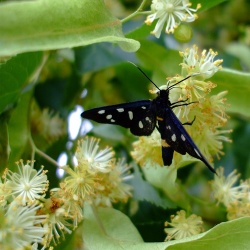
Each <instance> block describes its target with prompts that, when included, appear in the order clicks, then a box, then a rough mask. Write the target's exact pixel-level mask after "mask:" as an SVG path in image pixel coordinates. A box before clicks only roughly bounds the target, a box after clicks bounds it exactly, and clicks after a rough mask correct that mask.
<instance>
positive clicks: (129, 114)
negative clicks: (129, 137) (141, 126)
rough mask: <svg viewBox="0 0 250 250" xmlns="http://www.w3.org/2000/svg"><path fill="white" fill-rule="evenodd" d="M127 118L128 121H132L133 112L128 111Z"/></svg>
mask: <svg viewBox="0 0 250 250" xmlns="http://www.w3.org/2000/svg"><path fill="white" fill-rule="evenodd" d="M128 116H129V119H130V120H132V119H133V112H132V111H128Z"/></svg>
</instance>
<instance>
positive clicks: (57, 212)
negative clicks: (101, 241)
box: [44, 137, 132, 245]
mask: <svg viewBox="0 0 250 250" xmlns="http://www.w3.org/2000/svg"><path fill="white" fill-rule="evenodd" d="M99 147H100V146H99V140H97V139H95V138H89V137H86V138H85V139H83V140H80V141H78V146H77V149H76V153H75V156H76V159H77V165H76V166H75V167H73V168H70V167H68V166H65V167H62V168H63V169H64V170H65V171H66V173H67V176H66V178H65V179H64V180H63V181H62V182H61V183H60V186H59V188H54V189H52V190H51V196H50V198H49V199H47V200H46V202H45V205H44V211H45V212H46V213H47V214H49V219H48V223H47V227H48V228H49V229H50V230H49V233H48V234H47V235H46V237H47V238H46V241H47V242H52V243H53V244H54V245H56V244H57V242H59V237H62V238H64V234H65V233H71V229H75V228H76V227H77V226H78V225H79V223H80V222H81V221H82V220H83V209H82V208H83V206H84V204H85V202H88V203H90V204H92V205H94V206H112V203H115V202H119V201H121V202H126V201H127V200H128V198H129V197H130V196H131V190H132V188H131V186H130V185H129V184H126V183H125V181H126V180H129V179H130V178H132V175H131V174H130V173H129V169H130V168H129V167H128V166H127V165H126V164H125V163H124V161H123V160H118V161H116V159H114V152H113V151H112V149H111V148H109V147H106V148H104V149H100V148H99Z"/></svg>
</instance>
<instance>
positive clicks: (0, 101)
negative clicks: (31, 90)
mask: <svg viewBox="0 0 250 250" xmlns="http://www.w3.org/2000/svg"><path fill="white" fill-rule="evenodd" d="M0 39H1V38H0ZM0 53H1V52H0ZM42 58H43V53H42V52H36V53H25V54H20V55H17V56H15V57H13V58H11V59H10V60H8V61H7V62H6V63H5V64H2V65H0V113H2V112H3V111H5V110H7V109H8V108H11V107H12V106H13V104H14V103H15V102H16V101H17V100H18V98H19V96H20V93H21V91H22V90H23V89H24V87H25V86H26V85H27V84H29V80H31V77H32V75H33V74H34V72H35V70H36V69H37V67H38V66H40V64H41V62H42Z"/></svg>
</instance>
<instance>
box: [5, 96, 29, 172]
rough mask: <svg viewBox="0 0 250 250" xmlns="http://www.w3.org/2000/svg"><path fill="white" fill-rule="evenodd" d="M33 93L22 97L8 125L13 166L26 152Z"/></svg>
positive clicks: (11, 163) (10, 159)
mask: <svg viewBox="0 0 250 250" xmlns="http://www.w3.org/2000/svg"><path fill="white" fill-rule="evenodd" d="M32 93H33V92H32V91H27V92H25V93H24V94H23V95H22V96H21V97H20V100H19V103H18V105H17V107H16V109H15V110H14V111H13V113H12V115H11V119H10V121H9V124H8V130H9V142H10V149H11V153H10V158H9V163H10V165H11V166H14V163H15V162H16V161H18V160H20V157H21V155H22V153H23V152H24V150H25V146H26V144H27V142H28V138H29V137H28V136H29V124H28V118H29V104H30V98H31V97H32ZM30 155H31V152H30ZM25 160H26V159H25ZM27 160H30V159H27ZM11 169H13V168H11Z"/></svg>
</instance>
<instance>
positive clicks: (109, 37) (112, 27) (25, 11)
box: [0, 0, 140, 56]
mask: <svg viewBox="0 0 250 250" xmlns="http://www.w3.org/2000/svg"><path fill="white" fill-rule="evenodd" d="M0 15H1V22H0V34H1V37H0V47H1V51H0V56H6V55H12V54H16V53H21V52H27V51H40V50H52V49H61V48H68V47H70V48H71V47H76V46H84V45H89V44H93V43H99V42H112V43H118V44H119V46H120V47H121V48H122V49H123V50H125V51H128V52H132V51H136V50H138V49H139V47H140V44H139V42H137V41H135V40H132V39H127V38H125V37H124V35H123V32H122V25H121V22H120V21H119V20H118V19H116V18H115V17H113V16H112V15H111V13H110V12H109V11H108V10H107V8H106V6H105V5H104V2H103V1H102V0H95V1H92V0H81V1H79V0H70V1H68V0H53V1H51V0H38V1H21V2H10V3H8V4H1V5H0Z"/></svg>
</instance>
